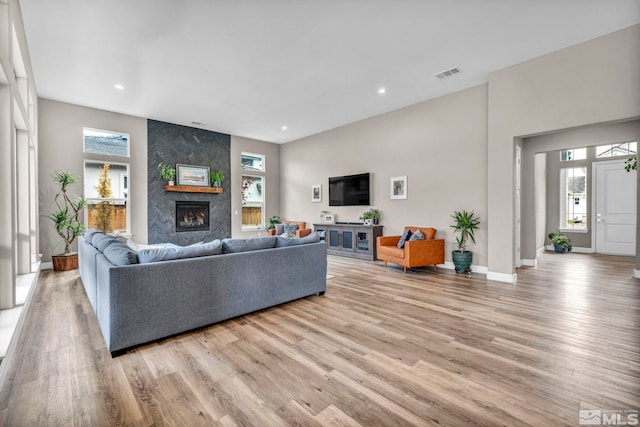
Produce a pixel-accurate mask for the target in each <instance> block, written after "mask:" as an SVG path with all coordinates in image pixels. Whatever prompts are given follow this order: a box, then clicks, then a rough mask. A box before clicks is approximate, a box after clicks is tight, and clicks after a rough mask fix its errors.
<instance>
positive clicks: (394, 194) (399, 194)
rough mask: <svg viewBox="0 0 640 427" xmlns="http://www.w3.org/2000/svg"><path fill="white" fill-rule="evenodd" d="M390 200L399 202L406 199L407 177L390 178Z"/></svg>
mask: <svg viewBox="0 0 640 427" xmlns="http://www.w3.org/2000/svg"><path fill="white" fill-rule="evenodd" d="M390 183H391V199H392V200H399V199H406V198H407V177H406V176H394V177H391V180H390Z"/></svg>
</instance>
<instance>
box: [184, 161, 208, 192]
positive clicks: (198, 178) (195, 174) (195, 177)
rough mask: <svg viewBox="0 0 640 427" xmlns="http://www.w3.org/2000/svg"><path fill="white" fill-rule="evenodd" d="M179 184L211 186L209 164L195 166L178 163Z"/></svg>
mask: <svg viewBox="0 0 640 427" xmlns="http://www.w3.org/2000/svg"><path fill="white" fill-rule="evenodd" d="M176 175H177V177H178V182H177V184H178V185H191V186H195V187H208V186H209V166H194V165H183V164H180V163H178V164H176Z"/></svg>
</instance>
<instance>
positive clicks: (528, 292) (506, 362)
mask: <svg viewBox="0 0 640 427" xmlns="http://www.w3.org/2000/svg"><path fill="white" fill-rule="evenodd" d="M329 274H331V275H333V276H334V277H333V278H331V279H329V280H328V281H327V284H328V288H327V293H326V295H325V296H322V297H320V296H314V297H309V298H305V299H302V300H298V301H295V302H292V303H288V304H284V305H281V306H278V307H274V308H271V309H267V310H263V311H260V312H258V313H253V314H250V315H246V316H242V317H239V318H236V319H233V320H230V321H227V322H223V323H220V324H217V325H213V326H211V327H208V328H205V329H200V330H197V331H194V332H191V333H186V334H183V335H180V336H177V337H174V338H171V339H167V340H164V341H162V342H157V343H153V344H149V345H146V346H143V347H139V348H137V349H136V350H134V351H130V352H129V353H127V354H125V355H123V356H121V357H118V358H115V359H112V358H111V357H110V355H109V353H108V352H107V350H106V347H105V345H104V341H103V339H102V336H101V334H100V331H99V328H98V324H97V320H96V318H95V315H94V314H93V311H92V309H91V307H90V304H89V301H88V299H87V297H86V295H85V293H84V289H83V287H82V284H81V282H80V279H79V278H78V273H77V271H75V272H64V273H53V272H44V273H43V274H42V276H41V278H40V283H39V284H38V288H37V289H36V292H35V294H34V296H33V300H32V305H31V307H30V310H29V312H28V314H27V318H26V322H25V325H24V328H23V335H22V336H21V337H20V340H19V342H18V346H17V354H16V357H14V358H13V359H12V360H11V361H10V363H11V365H10V366H6V368H7V369H8V376H7V381H6V382H5V384H4V385H3V386H2V388H1V389H0V425H5V426H36V425H78V426H98V425H104V426H107V425H109V426H111V425H157V426H161V425H176V426H177V425H180V426H183V425H185V426H199V425H202V426H289V425H294V426H411V425H414V426H430V425H440V426H460V425H489V426H494V425H508V426H527V425H530V426H551V425H553V426H557V425H578V411H579V410H580V409H596V410H597V409H600V410H638V409H640V333H639V329H640V328H639V324H640V280H638V279H634V278H633V277H632V275H633V260H632V259H631V258H616V257H606V256H593V255H584V254H565V255H556V254H552V253H545V254H543V255H542V256H541V258H540V260H539V266H538V267H537V268H523V269H520V270H519V271H518V283H517V284H516V285H510V284H505V283H499V282H490V281H487V280H486V279H485V278H484V276H481V275H478V276H476V275H474V276H471V277H469V276H458V275H455V274H454V273H453V272H451V271H447V270H438V271H437V272H434V271H432V270H431V269H428V268H424V269H412V270H410V271H409V272H408V273H407V274H404V273H403V272H402V270H401V269H400V268H395V267H389V268H386V269H385V268H384V267H383V266H382V263H372V262H367V261H359V260H351V259H346V258H339V257H332V256H330V257H329Z"/></svg>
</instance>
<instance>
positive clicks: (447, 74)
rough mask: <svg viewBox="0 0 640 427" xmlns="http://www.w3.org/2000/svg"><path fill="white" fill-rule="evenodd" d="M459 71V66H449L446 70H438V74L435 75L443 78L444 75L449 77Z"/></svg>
mask: <svg viewBox="0 0 640 427" xmlns="http://www.w3.org/2000/svg"><path fill="white" fill-rule="evenodd" d="M459 72H460V68H458V67H453V68H449V69H448V70H444V71H441V72H439V73H438V74H436V77H437V78H439V79H444V78H445V77H451V76H453V75H454V74H458V73H459Z"/></svg>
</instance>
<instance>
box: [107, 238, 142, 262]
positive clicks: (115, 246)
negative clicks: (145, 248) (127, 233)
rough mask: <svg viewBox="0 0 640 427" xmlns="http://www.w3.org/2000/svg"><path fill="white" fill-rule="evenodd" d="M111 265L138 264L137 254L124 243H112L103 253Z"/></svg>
mask: <svg viewBox="0 0 640 427" xmlns="http://www.w3.org/2000/svg"><path fill="white" fill-rule="evenodd" d="M103 254H104V256H105V258H107V259H108V260H109V261H110V262H111V264H114V265H130V264H137V263H138V253H137V252H136V251H134V250H132V249H131V248H130V247H129V246H127V245H126V244H124V243H121V242H118V243H112V244H110V245H109V246H107V247H106V248H105V250H104V252H103Z"/></svg>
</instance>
